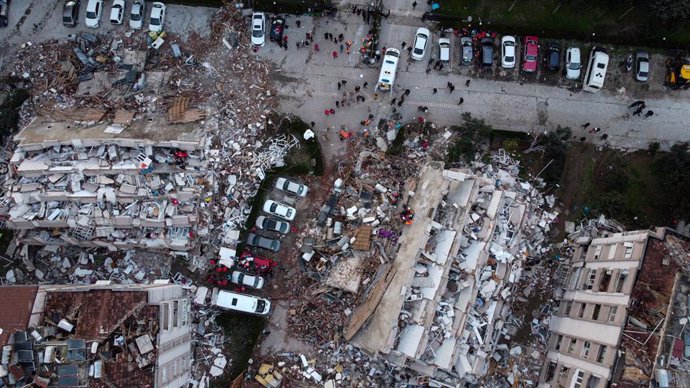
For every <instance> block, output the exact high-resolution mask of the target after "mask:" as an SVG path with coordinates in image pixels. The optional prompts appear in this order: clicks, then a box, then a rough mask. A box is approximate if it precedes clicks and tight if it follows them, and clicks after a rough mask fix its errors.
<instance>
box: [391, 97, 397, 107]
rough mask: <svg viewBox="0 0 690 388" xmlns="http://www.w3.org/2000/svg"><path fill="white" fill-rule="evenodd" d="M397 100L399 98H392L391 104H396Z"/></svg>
mask: <svg viewBox="0 0 690 388" xmlns="http://www.w3.org/2000/svg"><path fill="white" fill-rule="evenodd" d="M396 100H397V98H395V97H393V99H392V100H391V105H395V101H396Z"/></svg>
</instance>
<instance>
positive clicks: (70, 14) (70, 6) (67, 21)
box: [62, 0, 79, 27]
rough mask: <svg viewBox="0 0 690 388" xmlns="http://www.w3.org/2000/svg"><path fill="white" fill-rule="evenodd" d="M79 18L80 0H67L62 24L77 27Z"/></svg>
mask: <svg viewBox="0 0 690 388" xmlns="http://www.w3.org/2000/svg"><path fill="white" fill-rule="evenodd" d="M78 19H79V0H67V1H65V7H64V8H63V9H62V24H64V25H65V26H67V27H75V26H76V25H77V20H78Z"/></svg>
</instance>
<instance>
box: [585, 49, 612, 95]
mask: <svg viewBox="0 0 690 388" xmlns="http://www.w3.org/2000/svg"><path fill="white" fill-rule="evenodd" d="M608 67H609V54H608V53H607V52H606V50H605V49H603V48H601V47H596V46H595V47H592V52H591V53H590V54H589V64H588V65H587V71H586V72H585V78H584V79H583V81H582V90H584V91H585V92H589V93H596V92H598V91H599V90H601V88H603V87H604V80H606V70H607V69H608Z"/></svg>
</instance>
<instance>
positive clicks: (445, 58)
mask: <svg viewBox="0 0 690 388" xmlns="http://www.w3.org/2000/svg"><path fill="white" fill-rule="evenodd" d="M438 59H439V61H441V62H449V61H450V39H448V38H439V39H438Z"/></svg>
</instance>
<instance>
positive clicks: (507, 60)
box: [501, 35, 515, 69]
mask: <svg viewBox="0 0 690 388" xmlns="http://www.w3.org/2000/svg"><path fill="white" fill-rule="evenodd" d="M501 66H503V67H504V68H506V69H512V68H514V67H515V37H513V36H510V35H506V36H504V37H503V38H501Z"/></svg>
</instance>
